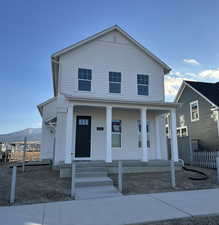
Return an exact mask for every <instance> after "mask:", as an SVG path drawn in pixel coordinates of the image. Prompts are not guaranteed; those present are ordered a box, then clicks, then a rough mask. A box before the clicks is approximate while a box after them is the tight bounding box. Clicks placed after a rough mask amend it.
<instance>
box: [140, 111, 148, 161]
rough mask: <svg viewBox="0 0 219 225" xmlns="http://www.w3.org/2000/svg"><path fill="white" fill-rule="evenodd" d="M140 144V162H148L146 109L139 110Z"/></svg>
mask: <svg viewBox="0 0 219 225" xmlns="http://www.w3.org/2000/svg"><path fill="white" fill-rule="evenodd" d="M141 143H142V153H143V155H142V161H145V162H147V161H148V151H147V108H141Z"/></svg>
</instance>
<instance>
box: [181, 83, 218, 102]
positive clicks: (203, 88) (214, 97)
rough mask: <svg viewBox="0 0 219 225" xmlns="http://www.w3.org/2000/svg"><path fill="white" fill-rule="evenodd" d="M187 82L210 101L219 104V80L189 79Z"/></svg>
mask: <svg viewBox="0 0 219 225" xmlns="http://www.w3.org/2000/svg"><path fill="white" fill-rule="evenodd" d="M185 82H186V83H187V84H189V85H190V86H191V87H193V88H194V89H196V90H197V91H198V92H199V93H201V94H202V95H204V96H205V97H206V98H207V99H208V100H209V101H211V102H212V103H214V104H215V105H217V106H219V82H217V83H207V82H197V81H187V80H185Z"/></svg>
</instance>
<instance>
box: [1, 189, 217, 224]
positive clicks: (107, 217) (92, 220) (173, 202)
mask: <svg viewBox="0 0 219 225" xmlns="http://www.w3.org/2000/svg"><path fill="white" fill-rule="evenodd" d="M218 202H219V189H208V190H199V191H182V192H168V193H158V194H145V195H130V196H121V197H112V198H103V199H89V200H78V201H65V202H53V203H46V204H35V205H24V206H11V207H0V218H1V224H4V225H14V224H16V225H124V224H132V223H141V222H150V221H160V220H167V219H177V218H183V217H185V218H186V217H191V216H197V215H207V214H219V204H218Z"/></svg>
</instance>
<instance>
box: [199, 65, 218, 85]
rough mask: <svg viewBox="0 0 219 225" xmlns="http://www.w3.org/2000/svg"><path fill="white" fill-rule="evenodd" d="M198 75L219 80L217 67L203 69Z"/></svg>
mask: <svg viewBox="0 0 219 225" xmlns="http://www.w3.org/2000/svg"><path fill="white" fill-rule="evenodd" d="M198 75H199V76H200V77H201V78H207V79H212V80H215V81H216V82H217V81H219V68H217V69H209V70H204V71H202V72H200V73H199V74H198Z"/></svg>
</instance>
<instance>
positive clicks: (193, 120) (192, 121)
mask: <svg viewBox="0 0 219 225" xmlns="http://www.w3.org/2000/svg"><path fill="white" fill-rule="evenodd" d="M196 121H199V119H196V120H191V122H196Z"/></svg>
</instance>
